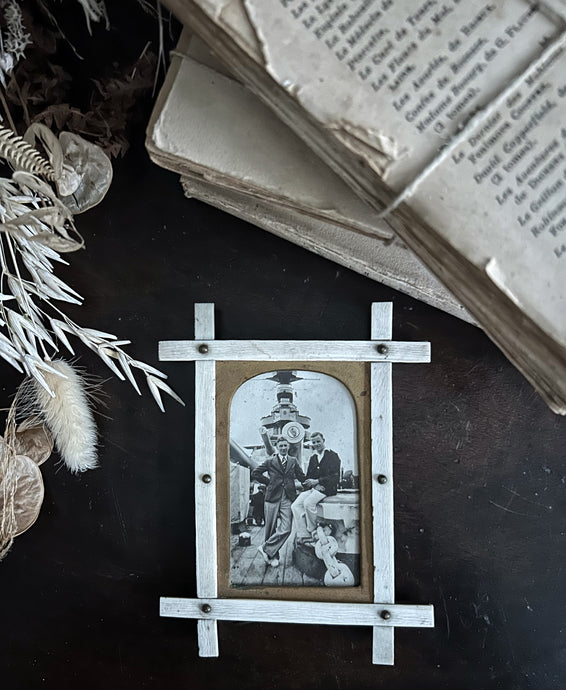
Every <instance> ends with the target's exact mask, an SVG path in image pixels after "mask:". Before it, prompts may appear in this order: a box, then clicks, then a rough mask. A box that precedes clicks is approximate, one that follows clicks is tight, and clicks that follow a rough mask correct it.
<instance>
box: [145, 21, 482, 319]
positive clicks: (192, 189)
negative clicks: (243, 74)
mask: <svg viewBox="0 0 566 690" xmlns="http://www.w3.org/2000/svg"><path fill="white" fill-rule="evenodd" d="M146 147H147V150H148V152H149V154H150V156H151V158H152V159H153V160H154V161H155V162H157V163H158V164H160V165H162V166H164V167H166V168H168V169H170V170H173V171H175V172H178V173H180V174H181V180H182V183H183V188H184V190H185V193H186V194H187V195H188V196H193V197H195V198H198V199H201V200H203V201H205V202H207V203H210V204H212V205H214V206H217V207H219V208H221V209H223V210H225V211H227V212H229V213H231V214H233V215H236V216H238V217H240V218H243V219H244V220H247V221H249V222H251V223H254V224H255V225H258V226H260V227H262V228H264V229H266V230H268V231H270V232H272V233H274V234H276V235H279V236H281V237H284V238H285V239H288V240H290V241H292V242H295V243H296V244H299V245H301V246H303V247H305V248H307V249H309V250H311V251H313V252H315V253H317V254H320V255H322V256H324V257H326V258H329V259H332V260H334V261H336V262H338V263H340V264H342V265H344V266H347V267H348V268H351V269H353V270H355V271H358V272H359V273H362V274H363V275H366V276H368V277H371V278H373V279H375V280H379V281H381V282H383V283H385V284H387V285H389V286H391V287H393V288H395V289H398V290H401V291H403V292H405V293H407V294H409V295H411V296H413V297H416V298H417V299H420V300H423V301H425V302H428V303H429V304H432V305H434V306H436V307H439V308H441V309H444V310H445V311H447V312H449V313H451V314H455V315H457V316H459V317H460V318H464V319H466V320H471V317H470V316H469V315H468V313H467V312H466V311H465V310H464V308H463V307H462V306H461V305H460V304H459V303H458V302H457V301H456V299H455V298H454V297H453V296H452V295H451V294H450V293H449V292H448V290H446V288H444V287H443V286H442V285H441V284H440V282H439V281H438V280H437V279H436V278H435V277H434V276H433V275H432V274H431V273H430V271H428V269H426V268H425V267H424V266H423V265H422V263H421V262H420V261H419V260H418V259H416V258H415V256H414V255H413V253H412V252H411V251H409V250H408V249H407V247H406V245H404V243H402V242H401V241H400V240H399V239H398V238H397V237H396V236H395V234H394V233H393V231H392V230H391V228H390V227H389V226H388V224H387V223H386V222H385V221H383V220H379V219H377V214H376V212H375V211H373V210H372V209H370V208H369V207H368V206H367V205H366V204H365V203H363V202H362V201H360V200H359V199H358V198H357V197H356V195H355V194H354V193H353V192H352V191H351V190H350V189H349V187H348V186H347V185H346V184H345V183H344V182H343V181H342V180H341V179H340V178H339V177H338V176H337V175H336V174H335V173H333V172H332V171H331V170H330V169H329V168H328V167H327V166H326V165H325V164H323V163H322V162H321V161H320V159H318V158H317V157H316V156H315V155H314V154H313V153H312V151H310V149H309V148H308V147H306V146H305V144H304V143H303V142H302V141H301V140H300V139H299V138H298V137H297V136H296V135H295V134H293V132H292V131H291V130H290V129H289V128H288V127H287V126H285V125H283V124H282V123H281V122H280V120H279V119H278V118H277V117H276V116H275V115H274V114H273V113H272V112H271V111H270V110H269V109H268V108H267V107H266V106H265V105H263V104H262V103H261V102H260V101H259V100H258V99H257V98H256V97H255V96H253V94H252V93H251V92H250V91H249V90H248V89H246V88H244V87H243V86H242V85H241V84H240V83H238V82H236V81H235V80H234V78H233V77H231V76H230V75H229V74H228V73H227V72H226V70H225V68H224V67H223V66H222V65H221V64H220V63H219V62H218V61H217V60H215V59H214V58H213V57H212V55H211V54H210V52H209V51H207V50H206V48H205V47H204V46H203V44H202V42H200V41H199V40H198V39H196V40H195V38H194V37H191V36H189V34H188V33H187V32H185V33H184V34H183V36H182V37H181V41H180V43H179V46H178V47H177V50H176V52H175V54H174V55H173V56H172V63H171V67H170V70H169V73H168V75H167V78H166V81H165V84H164V86H163V88H162V90H161V93H160V96H159V98H158V100H157V103H156V106H155V109H154V112H153V115H152V117H151V120H150V123H149V126H148V132H147V140H146Z"/></svg>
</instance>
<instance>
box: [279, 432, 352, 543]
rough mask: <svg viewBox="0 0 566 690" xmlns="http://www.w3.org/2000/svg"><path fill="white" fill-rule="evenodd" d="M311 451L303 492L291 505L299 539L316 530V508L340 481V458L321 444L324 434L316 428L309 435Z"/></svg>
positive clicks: (334, 491)
mask: <svg viewBox="0 0 566 690" xmlns="http://www.w3.org/2000/svg"><path fill="white" fill-rule="evenodd" d="M311 444H312V447H313V450H314V453H313V455H312V456H311V458H310V460H309V466H308V469H307V480H306V481H305V482H304V483H303V486H304V487H305V489H306V491H303V493H302V494H300V496H299V497H298V498H297V500H296V501H295V502H294V503H293V505H292V506H291V510H292V513H293V519H294V524H295V527H296V529H297V539H298V540H299V541H304V540H308V539H310V538H311V537H312V533H313V532H314V530H315V529H316V507H317V505H318V504H319V503H320V502H321V501H322V500H323V499H325V498H326V497H327V496H334V495H335V494H336V492H337V491H338V482H339V481H340V458H339V457H338V454H337V453H335V452H334V451H333V450H329V449H327V448H325V446H324V436H323V435H322V434H321V433H320V432H319V431H315V432H314V433H313V434H312V436H311Z"/></svg>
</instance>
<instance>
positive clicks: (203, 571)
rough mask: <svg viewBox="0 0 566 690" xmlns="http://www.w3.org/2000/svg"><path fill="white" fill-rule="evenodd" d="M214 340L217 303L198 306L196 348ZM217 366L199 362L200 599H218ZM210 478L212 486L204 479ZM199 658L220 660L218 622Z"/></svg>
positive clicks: (201, 625)
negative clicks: (204, 341)
mask: <svg viewBox="0 0 566 690" xmlns="http://www.w3.org/2000/svg"><path fill="white" fill-rule="evenodd" d="M213 339H214V304H195V341H197V342H195V348H197V347H198V341H199V340H207V341H210V340H213ZM215 439H216V364H215V362H214V361H206V362H195V523H196V567H197V596H198V597H199V598H201V597H204V598H209V599H210V598H216V597H217V596H218V588H217V566H218V557H217V552H216V455H215V444H216V440H215ZM204 475H209V476H210V477H211V478H212V479H211V481H210V482H209V483H206V482H204V481H203V476H204ZM198 644H199V656H202V657H217V656H218V655H219V650H218V626H217V623H216V621H215V620H199V621H198Z"/></svg>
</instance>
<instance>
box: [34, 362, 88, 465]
mask: <svg viewBox="0 0 566 690" xmlns="http://www.w3.org/2000/svg"><path fill="white" fill-rule="evenodd" d="M50 366H51V368H52V369H54V370H55V372H57V373H52V372H44V373H43V378H44V379H45V381H46V383H47V384H48V386H49V387H50V389H51V390H52V391H53V393H54V395H53V396H52V395H50V394H49V393H48V391H47V390H46V389H45V388H44V387H43V386H42V385H40V384H39V383H38V382H37V381H35V379H34V380H33V384H32V387H30V388H29V389H28V391H27V396H28V399H29V396H30V394H31V395H33V396H34V397H35V400H36V403H35V404H36V409H37V410H38V412H40V414H41V415H42V417H43V419H44V421H45V424H46V425H47V427H48V428H49V430H50V431H51V433H52V435H53V440H54V441H55V446H56V448H57V450H58V451H59V454H60V456H61V458H62V460H63V462H64V463H65V465H66V466H67V467H68V468H69V470H70V471H71V472H75V473H76V472H85V471H86V470H90V469H93V468H94V467H96V466H97V452H96V445H97V432H96V425H95V423H94V418H93V415H92V409H91V405H90V401H89V398H88V395H87V393H86V388H85V383H84V380H83V378H82V376H81V375H80V374H79V373H78V371H77V370H76V369H75V368H74V367H73V366H72V365H71V364H69V363H68V362H64V361H63V360H57V361H55V362H51V363H50ZM29 404H31V405H34V403H33V401H32V400H29Z"/></svg>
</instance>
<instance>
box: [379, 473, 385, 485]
mask: <svg viewBox="0 0 566 690" xmlns="http://www.w3.org/2000/svg"><path fill="white" fill-rule="evenodd" d="M377 481H378V482H379V483H380V484H387V477H386V476H385V475H384V474H378V475H377Z"/></svg>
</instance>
